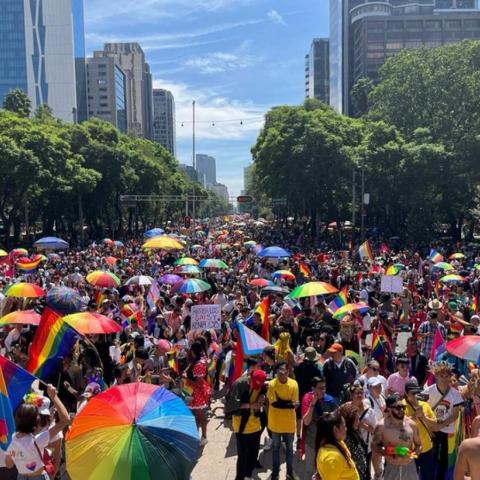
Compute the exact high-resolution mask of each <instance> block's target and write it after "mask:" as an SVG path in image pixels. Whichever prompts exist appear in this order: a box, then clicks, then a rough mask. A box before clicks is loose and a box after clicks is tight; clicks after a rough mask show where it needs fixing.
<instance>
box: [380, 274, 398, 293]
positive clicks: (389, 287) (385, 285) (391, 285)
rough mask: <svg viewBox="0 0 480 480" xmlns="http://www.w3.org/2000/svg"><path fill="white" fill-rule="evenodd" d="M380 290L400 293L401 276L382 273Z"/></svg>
mask: <svg viewBox="0 0 480 480" xmlns="http://www.w3.org/2000/svg"><path fill="white" fill-rule="evenodd" d="M381 291H382V292H391V293H402V292H403V278H402V277H399V276H398V275H382V284H381Z"/></svg>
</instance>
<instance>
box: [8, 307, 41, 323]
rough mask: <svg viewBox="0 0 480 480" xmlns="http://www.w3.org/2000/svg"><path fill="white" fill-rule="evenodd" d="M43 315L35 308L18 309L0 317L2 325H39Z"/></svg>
mask: <svg viewBox="0 0 480 480" xmlns="http://www.w3.org/2000/svg"><path fill="white" fill-rule="evenodd" d="M41 318H42V316H41V315H40V314H39V313H37V312H36V311H35V310H16V311H15V312H10V313H9V314H8V315H5V316H3V317H2V318H0V325H10V324H15V323H16V324H21V325H39V324H40V319H41Z"/></svg>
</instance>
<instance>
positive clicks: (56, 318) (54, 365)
mask: <svg viewBox="0 0 480 480" xmlns="http://www.w3.org/2000/svg"><path fill="white" fill-rule="evenodd" d="M76 339H77V332H76V331H75V330H74V329H73V328H71V327H70V326H68V325H67V324H66V323H65V322H64V321H63V318H62V317H61V316H60V315H59V314H58V313H56V312H54V311H53V310H50V309H49V308H48V307H46V308H45V310H44V311H43V314H42V319H41V320H40V325H39V326H38V328H37V331H36V332H35V335H34V337H33V340H32V343H31V345H30V358H29V359H28V363H27V370H28V371H29V372H30V373H33V374H34V375H36V376H37V377H39V378H41V379H42V380H45V379H48V378H49V377H51V376H52V375H54V374H55V373H56V372H57V370H58V368H59V363H58V360H59V359H60V358H61V357H65V356H66V355H68V354H69V353H70V351H71V349H72V347H73V344H74V343H75V341H76Z"/></svg>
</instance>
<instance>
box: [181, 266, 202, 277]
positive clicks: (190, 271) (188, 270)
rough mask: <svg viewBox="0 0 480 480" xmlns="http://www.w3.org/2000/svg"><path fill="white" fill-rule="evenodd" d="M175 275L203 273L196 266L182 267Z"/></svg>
mask: <svg viewBox="0 0 480 480" xmlns="http://www.w3.org/2000/svg"><path fill="white" fill-rule="evenodd" d="M175 273H180V274H182V275H198V274H199V273H202V271H201V270H200V268H198V267H197V266H196V265H180V266H179V267H178V268H176V269H175Z"/></svg>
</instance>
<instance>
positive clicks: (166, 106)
mask: <svg viewBox="0 0 480 480" xmlns="http://www.w3.org/2000/svg"><path fill="white" fill-rule="evenodd" d="M152 139H153V141H154V142H158V143H160V144H161V145H163V146H164V147H165V148H166V149H167V150H168V151H169V152H170V153H171V154H172V155H173V156H175V155H176V142H175V99H174V98H173V94H172V92H169V91H168V90H164V89H162V88H155V89H153V137H152Z"/></svg>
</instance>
